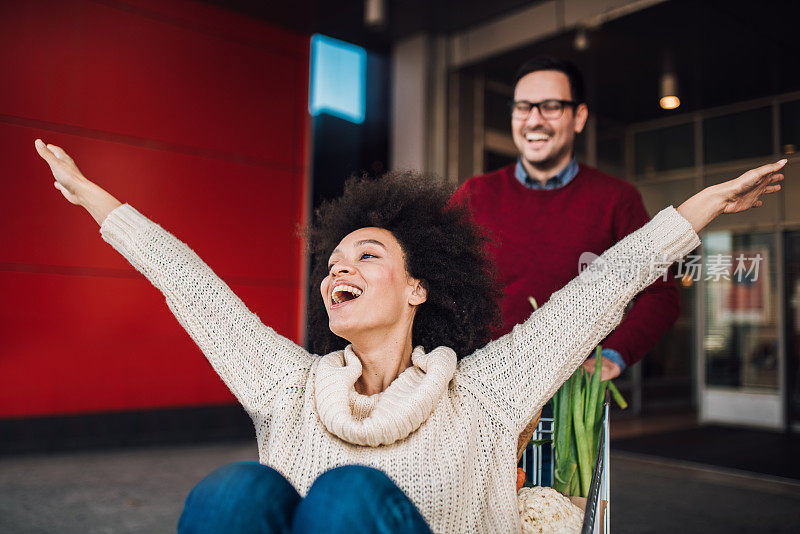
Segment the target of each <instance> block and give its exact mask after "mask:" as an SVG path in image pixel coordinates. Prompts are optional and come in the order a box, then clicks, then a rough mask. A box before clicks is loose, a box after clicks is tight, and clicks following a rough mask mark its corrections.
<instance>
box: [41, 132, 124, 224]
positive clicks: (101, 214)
mask: <svg viewBox="0 0 800 534" xmlns="http://www.w3.org/2000/svg"><path fill="white" fill-rule="evenodd" d="M34 145H35V146H36V152H38V153H39V155H40V156H41V157H42V159H43V160H45V161H46V162H47V164H48V165H49V166H50V171H51V172H52V173H53V178H55V179H56V181H55V182H53V186H54V187H55V188H56V189H58V190H59V191H61V194H62V195H64V198H66V199H67V200H68V201H70V202H71V203H72V204H76V205H78V206H83V207H84V208H85V209H86V211H88V212H89V214H90V215H91V216H92V217H94V220H95V221H97V224H103V221H104V220H105V218H106V216H108V214H109V213H111V211H112V210H113V209H114V208H116V207H117V206H119V205H120V204H121V203H120V201H119V200H117V199H116V198H114V197H113V196H111V195H110V194H109V193H108V192H106V191H105V190H103V189H102V188H100V187H99V186H98V185H96V184H95V183H93V182H91V181H90V180H89V179H87V178H86V177H85V176H84V175H83V173H82V172H81V171H80V169H78V166H77V165H75V162H74V161H73V160H72V158H71V157H69V155H68V154H67V153H66V152H65V151H64V149H62V148H61V147H58V146H56V145H45V143H44V142H43V141H42V140H41V139H37V140H36V142H35V143H34Z"/></svg>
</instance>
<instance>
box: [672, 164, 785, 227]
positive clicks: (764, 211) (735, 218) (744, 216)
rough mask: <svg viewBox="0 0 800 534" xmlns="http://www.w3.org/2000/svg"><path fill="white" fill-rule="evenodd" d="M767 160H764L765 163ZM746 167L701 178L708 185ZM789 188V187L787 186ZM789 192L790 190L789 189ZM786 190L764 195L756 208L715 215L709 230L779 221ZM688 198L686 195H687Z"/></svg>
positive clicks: (726, 179)
mask: <svg viewBox="0 0 800 534" xmlns="http://www.w3.org/2000/svg"><path fill="white" fill-rule="evenodd" d="M768 161H769V160H766V159H765V160H764V163H767V162H768ZM746 170H747V169H746V168H741V169H739V170H735V171H729V172H724V173H719V174H708V175H706V176H705V177H704V179H703V186H704V187H709V186H712V185H715V184H719V183H722V182H727V181H728V180H732V179H734V178H736V177H737V176H739V175H740V174H742V173H743V172H745V171H746ZM788 189H791V188H788ZM790 192H791V191H790ZM785 193H786V191H781V192H780V193H779V194H777V195H766V196H764V197H762V199H761V200H762V201H763V202H764V205H763V206H761V207H760V208H757V209H752V210H748V211H745V212H743V213H736V214H735V215H725V216H722V217H717V218H716V219H715V220H714V221H712V222H711V224H709V225H708V229H709V230H715V229H722V228H725V227H726V226H728V225H735V226H745V225H764V224H777V223H778V222H780V216H781V213H780V211H781V210H780V204H781V202H782V201H783V200H784V198H783V195H784V194H785ZM687 198H688V197H687Z"/></svg>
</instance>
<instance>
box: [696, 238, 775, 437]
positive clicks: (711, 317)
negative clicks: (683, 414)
mask: <svg viewBox="0 0 800 534" xmlns="http://www.w3.org/2000/svg"><path fill="white" fill-rule="evenodd" d="M703 249H704V257H703V267H704V268H703V273H702V276H703V284H702V286H703V291H702V293H703V297H702V298H703V305H704V322H703V328H702V336H701V343H702V346H701V351H700V352H701V354H702V358H701V373H702V375H701V376H703V377H704V379H703V382H702V387H701V389H700V419H701V421H705V422H719V423H729V424H737V425H747V426H761V427H769V428H782V427H783V425H784V413H785V412H784V404H783V402H782V398H783V397H782V396H781V390H782V389H783V388H782V377H783V373H782V372H781V369H782V362H781V344H782V341H781V336H780V320H779V310H780V309H781V307H782V306H781V303H780V302H779V299H780V296H779V295H778V293H777V286H778V284H777V282H778V280H777V276H778V272H779V270H778V263H779V261H780V259H779V258H778V257H777V254H776V253H777V247H776V234H775V233H774V232H768V233H736V232H733V231H729V230H727V231H712V232H709V233H707V234H706V235H705V237H704V238H703Z"/></svg>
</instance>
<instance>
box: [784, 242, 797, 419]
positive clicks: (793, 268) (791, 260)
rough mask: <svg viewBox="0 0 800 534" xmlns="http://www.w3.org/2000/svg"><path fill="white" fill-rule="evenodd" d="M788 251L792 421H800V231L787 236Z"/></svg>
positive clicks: (787, 277) (786, 304)
mask: <svg viewBox="0 0 800 534" xmlns="http://www.w3.org/2000/svg"><path fill="white" fill-rule="evenodd" d="M784 245H785V246H784V250H785V251H786V285H785V287H786V294H785V295H784V298H785V299H786V301H785V306H786V358H787V362H788V365H787V366H786V370H787V373H788V381H787V382H788V384H787V385H788V392H789V417H790V420H791V421H793V422H798V421H800V231H794V232H787V233H786V234H785V241H784Z"/></svg>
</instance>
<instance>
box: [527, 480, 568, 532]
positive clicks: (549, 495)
mask: <svg viewBox="0 0 800 534" xmlns="http://www.w3.org/2000/svg"><path fill="white" fill-rule="evenodd" d="M517 508H518V510H519V518H520V521H521V522H522V533H523V534H574V533H576V532H580V531H581V527H582V526H583V510H581V509H580V508H579V507H577V506H575V505H574V504H572V502H571V501H570V500H569V499H568V498H566V497H564V496H563V495H562V494H560V493H559V492H557V491H556V490H554V489H553V488H546V487H540V486H536V487H533V488H522V489H521V490H519V492H518V493H517Z"/></svg>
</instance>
